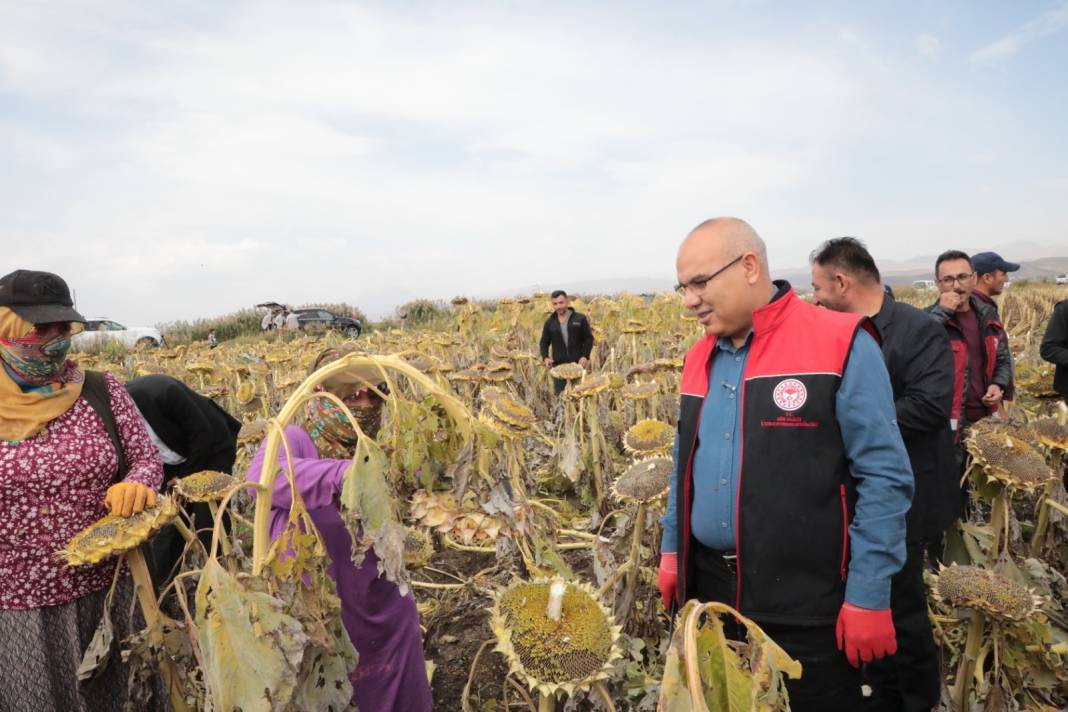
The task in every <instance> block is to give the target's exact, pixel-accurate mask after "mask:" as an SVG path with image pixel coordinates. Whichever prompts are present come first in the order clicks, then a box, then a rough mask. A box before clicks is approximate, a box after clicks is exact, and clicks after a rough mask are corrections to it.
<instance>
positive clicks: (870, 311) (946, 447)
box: [812, 237, 960, 712]
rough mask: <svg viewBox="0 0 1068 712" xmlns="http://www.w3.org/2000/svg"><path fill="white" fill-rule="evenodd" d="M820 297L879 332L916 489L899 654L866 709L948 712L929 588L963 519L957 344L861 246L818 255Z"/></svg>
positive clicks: (898, 587)
mask: <svg viewBox="0 0 1068 712" xmlns="http://www.w3.org/2000/svg"><path fill="white" fill-rule="evenodd" d="M812 287H813V290H814V296H815V298H816V301H817V302H818V303H819V304H821V305H823V306H825V307H827V308H828V309H833V310H835V311H842V312H850V313H854V314H866V315H868V316H869V317H871V319H872V321H873V322H874V324H875V326H876V328H877V329H878V331H879V335H880V337H881V338H882V343H881V347H882V351H883V358H884V359H885V361H886V369H887V371H888V372H889V373H890V383H891V386H892V387H893V391H894V401H895V406H896V410H897V423H898V427H899V428H900V430H901V436H902V438H903V439H904V441H905V449H906V450H907V451H908V454H909V461H910V464H911V465H912V471H913V476H914V478H915V483H916V489H915V493H914V495H913V498H912V507H911V509H910V510H909V514H908V518H907V520H906V531H907V534H906V541H907V559H906V562H905V566H904V567H903V568H902V569H901V571H900V572H899V573H898V574H897V575H895V576H894V578H893V580H892V583H891V594H890V597H891V602H890V607H891V610H892V612H893V618H894V627H895V628H896V629H897V642H898V652H897V654H896V655H893V656H891V657H889V658H886V659H884V660H877V661H874V662H872V663H869V664H868V666H867V669H866V674H867V681H868V683H869V685H870V686H871V687H872V690H873V694H872V696H871V697H870V698H868V699H867V700H866V702H865V707H864V709H865V710H880V711H882V710H907V711H909V712H912V711H913V710H915V711H916V712H919V711H920V710H923V711H924V712H929V710H930V709H931V708H932V707H934V706H935V705H936V704H937V703H938V700H939V692H940V679H939V664H938V653H937V649H936V647H935V644H934V637H933V635H932V632H931V624H930V621H929V620H928V617H927V602H926V598H925V595H924V587H923V562H924V549H925V546H931V547H932V548H935V549H936V550H937V551H939V552H940V550H941V540H942V533H943V532H944V531H945V530H946V528H948V527H949V526H950V525H951V524H952V523H953V521H954V520H955V519H956V518H957V517H958V516H959V515H960V511H959V505H960V496H959V487H958V484H957V480H956V476H955V475H956V468H955V455H954V450H953V435H952V431H951V427H950V411H951V408H952V402H953V389H954V371H953V354H952V349H951V347H950V344H949V338H948V337H947V336H946V333H945V329H943V328H942V326H941V325H940V324H939V323H938V321H936V320H935V319H934V318H932V317H931V316H930V315H929V314H927V313H925V312H923V311H922V310H920V309H916V308H915V307H911V306H909V305H908V304H903V303H900V302H897V301H895V299H894V298H893V296H891V295H890V294H888V293H887V292H886V291H885V290H884V289H883V286H882V284H881V278H880V275H879V269H878V268H877V267H876V266H875V261H874V260H873V259H872V257H871V255H870V254H869V253H868V251H867V249H865V247H864V245H863V243H861V242H860V241H859V240H857V239H855V238H852V237H841V238H837V239H834V240H829V241H827V242H825V243H824V244H823V245H821V246H820V247H819V248H818V249H817V250H816V251H815V252H813V253H812Z"/></svg>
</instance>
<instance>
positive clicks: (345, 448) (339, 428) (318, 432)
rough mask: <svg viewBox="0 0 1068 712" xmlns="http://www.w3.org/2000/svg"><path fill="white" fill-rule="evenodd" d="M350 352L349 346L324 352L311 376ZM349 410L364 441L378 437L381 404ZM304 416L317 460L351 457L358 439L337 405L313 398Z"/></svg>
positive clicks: (316, 362)
mask: <svg viewBox="0 0 1068 712" xmlns="http://www.w3.org/2000/svg"><path fill="white" fill-rule="evenodd" d="M352 351H355V349H354V348H353V347H352V346H350V345H349V344H342V345H341V346H339V347H336V348H327V349H325V350H323V351H322V352H321V353H320V354H319V355H318V357H316V359H315V363H314V364H312V367H311V372H312V373H314V372H315V371H317V370H319V369H320V368H322V367H323V366H325V365H326V364H328V363H331V362H333V361H336V360H338V359H339V358H341V357H342V356H345V355H346V354H349V353H351V352H352ZM349 410H350V411H351V412H352V415H353V417H355V418H356V422H357V423H359V425H360V430H362V431H363V433H364V434H365V435H366V436H367V437H369V438H374V437H377V436H378V430H379V428H380V427H381V425H382V402H381V401H378V402H376V403H373V404H371V405H366V406H351V405H350V406H349ZM304 413H305V416H306V418H307V429H308V434H309V435H311V436H312V439H313V440H315V447H316V449H317V450H318V451H319V455H320V457H325V458H332V459H338V460H347V459H349V458H351V457H352V456H353V454H354V453H355V451H356V444H357V442H358V441H359V437H358V436H357V435H356V431H355V430H354V429H353V427H352V424H351V423H350V422H349V419H348V417H346V415H345V412H344V411H343V410H341V408H339V407H338V406H337V404H336V403H334V402H333V401H330V400H327V399H326V398H315V399H313V400H310V401H308V403H307V404H306V405H305V407H304Z"/></svg>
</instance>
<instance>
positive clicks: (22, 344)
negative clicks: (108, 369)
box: [0, 307, 84, 443]
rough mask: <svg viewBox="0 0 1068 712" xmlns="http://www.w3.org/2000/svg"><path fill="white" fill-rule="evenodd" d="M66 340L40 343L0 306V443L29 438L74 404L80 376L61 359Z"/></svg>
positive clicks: (30, 329) (30, 327)
mask: <svg viewBox="0 0 1068 712" xmlns="http://www.w3.org/2000/svg"><path fill="white" fill-rule="evenodd" d="M67 341H68V339H67V338H65V337H62V338H60V339H58V340H56V341H55V343H49V344H47V345H46V344H44V343H42V339H41V338H40V336H39V335H37V334H36V332H35V331H34V328H33V324H31V323H29V322H27V321H25V320H23V319H21V318H20V317H19V316H18V315H17V314H15V313H14V312H13V311H11V310H10V309H8V308H7V307H0V440H5V441H7V442H11V443H18V442H22V441H23V440H26V439H27V438H30V437H33V436H34V435H36V434H38V433H40V432H41V430H42V429H43V428H44V427H45V426H47V425H48V423H49V422H51V421H52V420H55V419H56V418H58V417H59V416H61V415H63V414H64V413H66V412H67V411H68V410H69V409H70V408H71V406H73V405H74V404H75V402H76V401H77V400H78V396H79V395H81V392H82V382H83V381H84V376H83V375H82V372H81V371H80V370H79V369H78V368H77V367H76V366H75V364H74V363H73V362H71V361H67V360H66V349H67V348H69V344H67V343H64V342H67ZM61 352H62V355H61ZM20 371H21V372H20ZM50 371H51V372H52V376H51V377H45V375H44V374H46V373H48V372H50ZM35 384H40V385H35ZM31 386H32V387H31ZM23 388H27V390H23Z"/></svg>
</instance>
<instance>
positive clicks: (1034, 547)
mask: <svg viewBox="0 0 1068 712" xmlns="http://www.w3.org/2000/svg"><path fill="white" fill-rule="evenodd" d="M1050 464H1051V465H1052V467H1053V471H1054V472H1061V471H1062V470H1063V467H1064V466H1063V464H1062V454H1061V451H1060V450H1059V449H1058V450H1054V451H1053V455H1052V457H1051V461H1050ZM1056 488H1057V481H1056V480H1051V481H1050V482H1047V483H1046V486H1045V488H1044V489H1043V490H1042V496H1041V497H1040V498H1039V500H1038V505H1037V506H1038V522H1036V523H1035V530H1034V532H1032V534H1031V547H1030V551H1031V556H1032V557H1033V558H1038V556H1039V555H1040V554H1041V553H1042V546H1043V544H1045V540H1046V530H1047V529H1049V510H1050V508H1049V507H1048V506H1047V505H1048V504H1049V503H1050V502H1051V501H1052V499H1053V492H1054V490H1056Z"/></svg>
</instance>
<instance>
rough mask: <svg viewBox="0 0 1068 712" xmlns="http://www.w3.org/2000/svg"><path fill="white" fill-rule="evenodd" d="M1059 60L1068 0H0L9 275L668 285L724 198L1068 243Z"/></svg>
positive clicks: (903, 253) (161, 308) (418, 286)
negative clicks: (690, 236) (23, 270)
mask: <svg viewBox="0 0 1068 712" xmlns="http://www.w3.org/2000/svg"><path fill="white" fill-rule="evenodd" d="M802 8H804V9H802ZM1066 70H1068V2H1065V0H1056V1H1052V0H1036V1H1034V2H1012V3H1006V2H972V1H970V0H944V1H935V0H928V1H926V2H920V1H917V2H910V3H895V2H884V3H857V2H851V1H844V2H820V3H774V2H760V1H751V2H743V1H733V2H731V1H723V2H702V3H697V2H694V3H683V2H661V3H630V2H612V3H606V2H599V1H597V2H589V3H580V2H569V3H551V2H534V1H533V0H532V1H530V2H524V1H519V0H513V1H511V2H495V3H491V2H486V3H480V2H462V1H459V0H449V1H447V2H444V1H443V2H427V3H424V2H404V3H399V2H391V3H386V2H383V3H357V2H337V3H327V2H314V1H311V0H305V1H302V2H289V3H275V2H267V1H264V0H257V1H255V2H218V0H207V1H203V2H182V3H164V2H150V3H145V2H137V1H134V2H91V1H87V2H75V1H73V0H71V1H68V2H19V1H18V0H0V241H2V244H3V248H4V257H5V259H4V270H3V271H5V272H6V271H8V269H14V268H17V267H29V268H37V269H48V270H52V271H55V272H58V273H60V274H62V275H63V276H64V277H65V278H66V279H67V280H68V282H69V283H70V284H71V286H72V287H74V288H75V289H76V291H77V294H78V301H79V306H80V307H81V308H82V309H83V311H86V312H92V313H102V314H107V315H110V316H112V317H113V318H115V319H118V320H120V321H127V322H131V323H133V322H138V323H146V324H153V323H157V322H163V321H168V320H173V319H179V318H191V317H197V316H212V315H217V314H222V313H225V312H228V311H231V310H233V309H236V308H239V307H242V306H247V305H251V304H253V303H255V302H257V301H263V300H277V301H283V302H289V303H294V304H297V303H305V302H311V301H341V300H344V301H348V302H351V303H356V304H359V305H361V306H364V307H365V309H367V310H368V311H369V312H371V313H372V314H381V313H383V312H385V311H387V310H389V309H391V308H392V307H393V306H394V305H396V304H398V303H399V302H402V301H405V300H407V299H410V298H413V297H416V296H427V297H434V298H440V297H445V298H447V297H451V296H452V295H454V294H458V293H464V294H491V293H500V292H507V291H509V290H511V289H519V288H522V287H527V286H530V285H534V284H541V285H545V286H547V287H552V286H556V285H563V286H565V287H566V285H567V284H568V283H571V282H575V281H579V280H591V279H604V278H611V277H653V278H660V277H663V279H664V284H665V287H668V286H670V284H671V282H672V279H673V277H674V253H675V249H676V247H677V245H678V242H679V241H680V240H681V238H682V237H683V236H684V235H685V233H686V232H687V231H688V230H689V229H690V228H691V227H692V226H693V225H694V224H696V223H697V222H699V221H700V220H702V219H704V218H706V217H710V216H714V215H723V214H734V215H739V216H742V217H745V218H746V219H748V220H749V221H750V222H751V223H752V224H753V225H754V226H755V227H756V229H757V230H758V231H759V232H760V233H761V234H762V235H763V236H764V237H765V239H766V240H767V242H768V244H769V248H770V252H771V260H772V267H773V268H776V267H778V268H786V267H797V266H799V265H803V264H804V263H805V256H806V255H807V253H808V251H809V250H810V249H811V248H812V247H813V246H814V245H815V244H816V243H817V242H818V241H819V240H821V239H824V238H826V237H830V236H834V235H841V234H853V235H858V236H860V237H862V238H863V239H865V240H866V241H867V242H868V244H869V246H870V247H871V248H872V251H873V252H874V253H875V255H876V257H877V258H879V259H880V260H894V259H904V258H908V257H912V256H914V255H927V254H934V253H936V252H938V251H939V250H941V249H942V248H945V247H949V246H955V247H963V248H964V249H976V248H980V247H989V246H999V245H1005V244H1012V243H1015V242H1019V241H1024V242H1031V243H1036V244H1040V245H1047V246H1049V245H1053V246H1057V245H1064V246H1065V249H1064V253H1065V254H1068V147H1066V140H1065V136H1066V132H1065V126H1066V125H1068V84H1066V82H1065V76H1066Z"/></svg>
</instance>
